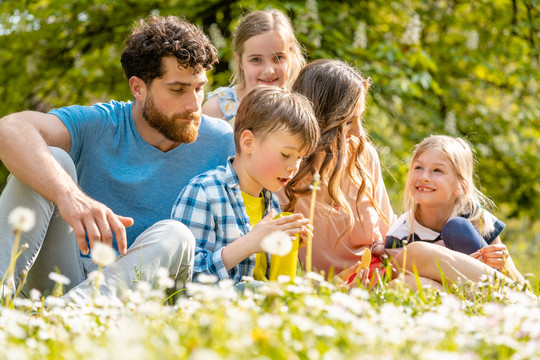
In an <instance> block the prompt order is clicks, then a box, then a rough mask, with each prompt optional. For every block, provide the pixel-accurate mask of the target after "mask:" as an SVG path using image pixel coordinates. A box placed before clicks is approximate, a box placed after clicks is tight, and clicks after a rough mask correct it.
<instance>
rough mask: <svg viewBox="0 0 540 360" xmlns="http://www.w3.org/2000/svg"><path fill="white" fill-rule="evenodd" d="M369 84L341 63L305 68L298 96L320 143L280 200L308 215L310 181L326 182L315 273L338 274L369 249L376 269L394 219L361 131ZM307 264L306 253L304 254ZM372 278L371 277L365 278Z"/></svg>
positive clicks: (319, 201)
mask: <svg viewBox="0 0 540 360" xmlns="http://www.w3.org/2000/svg"><path fill="white" fill-rule="evenodd" d="M369 87H370V80H369V79H368V78H365V77H363V76H362V75H361V74H360V73H359V72H358V71H357V70H355V69H353V68H352V67H350V66H349V65H347V64H345V63H343V62H341V61H338V60H317V61H314V62H312V63H310V64H309V65H307V66H306V67H305V68H304V69H302V71H301V72H300V74H299V75H298V78H297V79H296V81H295V83H294V85H293V90H294V91H298V92H300V93H301V94H303V95H305V96H306V97H307V98H308V99H310V100H311V101H312V103H313V107H314V110H315V116H316V117H317V120H318V121H319V126H320V129H321V139H320V141H319V144H318V146H317V149H316V150H315V152H314V153H313V154H312V155H310V156H308V157H307V158H306V159H305V160H304V161H303V162H302V164H301V166H300V169H299V171H298V174H297V176H296V177H295V178H294V179H293V180H292V181H291V182H290V183H289V184H287V185H286V187H285V189H284V193H282V194H280V202H281V204H282V207H284V210H285V211H291V212H294V213H298V212H299V213H302V214H304V216H306V217H308V216H309V208H310V199H311V188H310V184H311V183H312V180H313V174H314V173H319V174H320V177H321V184H320V191H319V192H318V193H317V205H316V207H315V217H314V222H313V226H314V231H313V257H312V264H313V269H314V270H315V271H324V272H325V273H326V274H327V275H329V274H330V273H331V272H334V273H338V272H341V271H342V270H344V269H347V268H350V267H353V266H355V264H357V263H358V261H359V260H360V258H361V256H362V253H363V252H364V250H365V249H367V248H369V249H371V250H372V252H373V254H374V255H376V256H373V262H372V264H371V266H370V268H371V269H372V270H373V269H374V268H376V267H378V264H379V263H380V259H379V256H381V255H382V254H383V253H384V245H383V236H384V235H386V232H387V230H388V227H389V223H390V222H391V221H392V220H393V218H394V214H393V212H392V207H391V205H390V201H389V199H388V194H387V192H386V188H385V186H384V182H383V178H382V174H381V167H380V164H379V158H378V155H377V151H376V150H375V148H374V147H373V146H372V145H371V143H370V142H369V140H368V138H367V135H366V133H365V131H364V128H363V126H362V116H363V114H364V110H365V108H366V96H367V92H368V90H369ZM299 256H300V260H301V262H304V261H305V249H300V254H299ZM367 276H369V275H367Z"/></svg>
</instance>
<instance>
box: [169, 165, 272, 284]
mask: <svg viewBox="0 0 540 360" xmlns="http://www.w3.org/2000/svg"><path fill="white" fill-rule="evenodd" d="M233 159H234V157H230V158H229V160H228V161H227V165H226V166H219V167H218V168H216V169H215V170H210V171H207V172H205V173H204V174H201V175H199V176H197V177H194V178H193V179H191V181H190V182H189V184H188V185H187V186H186V187H185V188H184V189H183V190H182V192H180V195H179V196H178V198H177V199H176V203H175V204H174V207H173V209H172V213H171V217H172V218H174V219H176V220H178V221H180V222H182V223H184V224H185V225H186V226H187V227H188V228H189V229H190V230H191V231H192V232H193V235H195V241H196V245H195V265H194V268H193V277H194V278H196V276H197V275H198V274H199V273H207V274H213V275H216V276H217V277H218V278H219V279H233V280H234V281H235V283H238V282H240V281H241V280H242V277H243V276H253V269H254V268H255V258H256V254H252V255H250V256H248V257H247V258H245V259H244V260H242V261H241V262H240V263H239V264H238V265H237V266H235V267H233V268H232V269H230V270H229V271H228V272H227V269H226V268H225V265H223V260H222V258H221V250H222V249H223V247H224V246H226V245H228V244H230V243H232V242H233V241H235V240H236V239H238V238H240V237H242V236H244V235H245V234H247V233H248V232H249V231H251V224H250V221H249V216H248V215H247V212H246V207H245V205H244V200H243V198H242V193H241V192H240V184H239V182H238V176H237V175H236V173H235V172H234V169H233V168H232V161H233ZM263 195H264V201H265V211H264V212H265V213H264V215H266V214H267V213H268V211H269V209H271V208H274V209H275V210H276V211H277V213H280V212H281V210H280V207H279V201H278V198H277V196H276V195H275V194H272V192H271V191H269V190H266V189H263ZM268 267H270V266H268Z"/></svg>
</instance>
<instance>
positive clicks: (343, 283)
mask: <svg viewBox="0 0 540 360" xmlns="http://www.w3.org/2000/svg"><path fill="white" fill-rule="evenodd" d="M360 266H361V261H358V262H356V264H354V265H353V266H351V267H349V268H347V269H345V270H343V271H342V272H340V273H339V274H337V275H336V276H334V278H333V280H334V281H335V282H336V283H337V285H338V287H339V288H340V289H351V288H353V287H356V286H357V285H358V283H360V285H362V286H363V287H365V288H368V287H369V268H367V269H361V268H360ZM358 279H360V281H358Z"/></svg>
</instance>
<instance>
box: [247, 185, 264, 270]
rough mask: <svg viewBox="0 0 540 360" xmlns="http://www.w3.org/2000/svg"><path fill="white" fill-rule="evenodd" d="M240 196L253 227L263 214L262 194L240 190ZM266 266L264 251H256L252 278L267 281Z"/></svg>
mask: <svg viewBox="0 0 540 360" xmlns="http://www.w3.org/2000/svg"><path fill="white" fill-rule="evenodd" d="M242 198H243V199H244V205H245V207H246V213H247V215H248V216H249V222H250V224H251V228H253V227H254V226H255V225H257V223H258V222H259V221H261V219H262V218H263V214H264V196H263V195H262V193H261V196H259V197H254V196H251V195H249V194H246V193H245V192H243V191H242ZM267 268H268V262H267V260H266V253H258V254H257V259H256V260H255V269H254V271H253V278H254V279H255V280H261V281H267V278H266V269H267Z"/></svg>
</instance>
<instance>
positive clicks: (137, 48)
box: [121, 16, 217, 84]
mask: <svg viewBox="0 0 540 360" xmlns="http://www.w3.org/2000/svg"><path fill="white" fill-rule="evenodd" d="M165 56H175V57H176V59H177V60H178V64H180V65H182V66H183V67H184V68H186V69H187V68H188V67H192V68H193V69H194V70H195V73H200V72H201V71H203V70H205V71H206V70H210V69H211V68H212V65H213V64H214V63H215V62H216V61H217V51H216V48H215V47H214V46H213V45H212V44H211V43H210V39H209V38H208V37H207V36H206V35H205V34H204V33H203V32H202V31H201V30H199V29H198V28H197V27H196V26H195V25H193V24H190V23H189V22H187V21H183V20H180V19H179V18H177V17H176V16H167V17H163V16H150V17H148V18H147V19H145V20H140V21H139V22H138V23H137V25H136V26H135V27H134V28H133V30H132V32H131V34H130V35H129V36H128V38H127V39H126V41H125V47H124V51H123V52H122V57H121V62H122V67H123V68H124V73H125V74H126V77H127V79H128V80H129V79H130V78H131V77H132V76H137V77H139V78H141V79H142V80H143V81H144V82H145V84H151V83H152V81H153V80H154V79H155V78H159V77H161V76H163V72H162V67H161V59H162V58H163V57H165Z"/></svg>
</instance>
